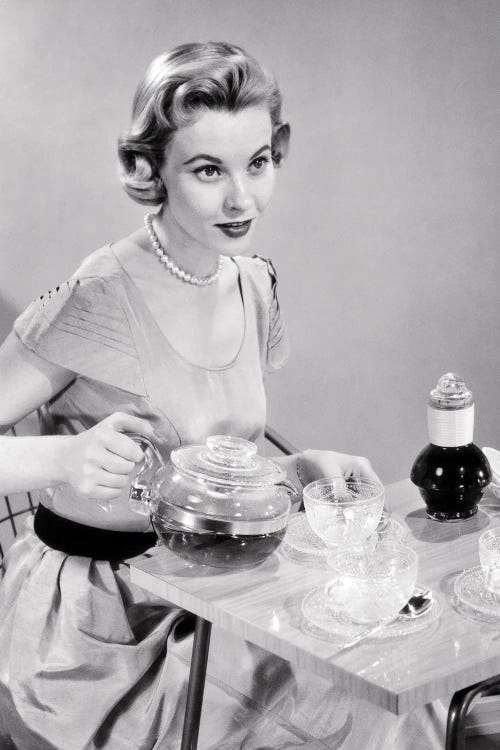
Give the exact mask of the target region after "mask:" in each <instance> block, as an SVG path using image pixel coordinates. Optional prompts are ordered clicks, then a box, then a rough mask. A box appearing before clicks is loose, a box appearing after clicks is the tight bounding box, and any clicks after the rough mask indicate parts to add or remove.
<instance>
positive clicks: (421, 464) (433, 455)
mask: <svg viewBox="0 0 500 750" xmlns="http://www.w3.org/2000/svg"><path fill="white" fill-rule="evenodd" d="M427 417H428V425H429V440H430V443H429V445H427V446H426V447H425V448H424V449H423V450H422V451H421V452H420V453H419V455H418V456H417V458H416V460H415V463H414V464H413V468H412V470H411V474H410V478H411V481H412V482H413V483H414V484H416V485H417V487H418V488H419V489H420V494H421V495H422V497H423V499H424V501H425V504H426V506H427V515H428V516H429V518H434V519H435V520H436V521H463V520H464V519H467V518H472V516H474V515H475V514H476V513H477V504H478V502H479V501H480V499H481V496H482V494H483V490H484V488H485V487H486V486H487V485H488V484H489V483H490V481H491V469H490V465H489V463H488V459H487V458H486V456H485V455H484V453H483V452H482V450H480V448H478V447H477V445H474V443H473V442H472V437H473V432H474V402H473V398H472V393H471V392H470V391H469V390H468V388H467V386H466V385H465V382H464V381H463V379H462V378H461V377H460V376H459V375H456V374H454V373H452V372H449V373H447V374H446V375H443V376H442V377H441V378H440V379H439V382H438V384H437V387H436V388H435V389H434V390H433V391H431V393H430V397H429V404H428V407H427Z"/></svg>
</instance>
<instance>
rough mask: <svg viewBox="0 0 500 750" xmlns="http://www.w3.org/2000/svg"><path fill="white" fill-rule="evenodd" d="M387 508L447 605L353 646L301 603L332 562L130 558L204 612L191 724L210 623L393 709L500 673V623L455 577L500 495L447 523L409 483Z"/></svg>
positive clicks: (136, 574) (151, 587)
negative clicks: (467, 598)
mask: <svg viewBox="0 0 500 750" xmlns="http://www.w3.org/2000/svg"><path fill="white" fill-rule="evenodd" d="M386 507H387V508H388V509H389V510H390V511H391V512H392V513H394V514H396V515H397V516H399V517H400V518H403V520H404V521H405V522H406V524H407V525H408V527H409V529H410V535H409V538H408V539H407V543H408V544H410V545H411V546H412V547H413V548H414V549H415V550H416V551H417V553H418V555H419V573H418V583H419V584H422V585H424V586H425V587H428V588H431V589H432V590H433V591H434V592H435V593H436V594H437V596H438V597H439V599H440V602H441V604H442V608H443V611H442V614H441V616H440V618H439V620H438V621H436V622H434V623H432V624H430V625H429V627H427V628H424V629H422V630H420V631H419V632H416V633H413V634H411V635H409V636H406V637H404V638H402V637H391V638H384V637H380V634H379V637H377V638H375V637H374V638H369V639H367V640H364V641H362V642H360V643H358V644H357V645H356V646H354V647H352V648H348V649H346V650H345V651H342V650H340V651H339V648H338V645H336V644H334V643H332V642H329V641H327V640H322V639H319V638H317V637H315V636H313V635H311V634H310V633H309V632H308V628H307V627H304V619H303V616H302V612H301V602H302V600H303V598H304V596H305V595H306V594H307V593H308V592H309V591H311V589H313V588H315V587H317V586H319V585H321V583H322V582H323V581H326V580H328V578H329V573H328V571H327V570H326V569H325V570H321V569H317V568H311V567H306V566H303V565H299V564H297V563H295V562H292V561H291V560H289V559H287V558H285V557H284V556H283V555H282V554H281V553H280V552H279V550H278V551H276V552H274V553H273V554H272V555H271V556H270V557H269V558H268V559H267V560H266V561H265V562H264V563H262V564H261V565H259V566H257V567H255V568H251V569H244V570H233V571H231V570H222V569H218V568H209V567H206V566H202V565H197V564H195V563H191V562H189V561H187V560H183V559H182V558H180V557H178V556H176V555H175V554H173V553H172V552H170V551H169V550H167V549H166V548H164V547H156V548H155V549H154V550H152V551H151V552H149V553H146V554H145V555H143V556H141V557H139V558H135V559H134V560H133V561H132V562H131V564H130V573H131V580H132V582H133V583H135V584H137V585H139V586H141V587H142V588H144V589H146V590H148V591H151V592H153V593H154V594H156V595H158V596H161V597H164V598H165V599H166V600H168V601H169V602H171V603H173V604H176V605H178V606H180V607H182V608H184V609H186V610H189V611H190V612H192V613H194V614H195V615H197V632H195V644H194V647H193V660H192V665H191V672H192V673H193V671H194V672H196V673H197V675H198V676H197V677H196V674H195V675H194V676H193V674H191V677H193V683H195V685H194V687H193V686H191V685H190V689H191V688H192V690H193V691H194V693H195V694H196V695H194V698H193V700H194V701H195V702H198V703H199V705H198V707H197V709H195V710H194V714H192V715H191V718H190V721H191V722H193V721H194V723H195V724H196V722H197V721H198V722H199V710H200V707H201V698H202V695H203V679H204V668H205V666H206V658H207V655H208V643H209V637H210V627H211V624H215V625H217V626H219V627H220V628H222V629H226V630H228V631H230V632H232V633H234V634H237V635H239V636H241V637H242V638H244V639H246V640H247V641H251V642H253V643H254V644H256V645H258V646H261V647H263V648H265V649H267V650H268V651H270V652H272V653H274V654H277V655H278V656H281V657H282V658H284V659H287V660H289V661H290V662H292V663H294V664H296V665H298V666H301V667H307V668H308V669H310V670H312V671H313V672H316V673H317V674H319V675H322V676H323V677H325V678H327V679H330V680H332V681H333V682H334V683H335V684H337V685H338V686H340V687H341V688H343V689H344V690H346V691H349V692H350V693H351V694H353V695H356V696H358V697H360V698H364V699H365V700H368V701H371V702H372V703H374V704H377V705H379V706H382V707H383V708H385V709H387V710H388V711H391V712H393V713H395V714H403V713H405V712H407V711H410V710H411V709H413V708H416V707H418V706H422V705H424V704H426V703H429V702H430V701H432V700H435V699H437V698H440V697H441V698H449V697H451V695H452V694H453V693H454V692H455V691H457V690H460V689H462V688H464V687H467V686H469V685H471V684H472V683H475V682H478V681H480V680H484V679H487V678H491V677H493V676H494V675H497V674H499V673H500V637H499V629H498V624H496V623H495V622H494V621H492V620H491V619H490V621H488V618H486V617H476V616H475V615H472V614H471V613H470V612H468V613H464V612H463V611H461V608H460V607H459V606H457V603H456V601H455V597H454V592H453V582H454V579H455V578H456V576H457V575H458V574H460V573H461V572H462V571H463V570H465V569H467V568H471V567H474V566H476V565H479V557H478V537H479V535H480V533H481V532H482V531H483V530H484V529H485V528H486V527H487V526H493V525H500V501H498V500H495V499H494V498H492V497H490V496H488V494H486V495H485V497H484V498H483V500H482V501H481V504H480V506H479V511H478V513H477V514H476V515H475V516H474V517H473V518H471V519H469V520H467V521H463V522H455V523H439V522H436V521H433V520H430V519H428V518H427V516H426V513H425V506H424V503H423V500H422V498H421V496H420V493H419V491H418V489H417V488H416V487H415V486H414V485H413V484H412V483H411V482H410V481H409V480H403V481H401V482H397V483H394V484H391V485H388V486H387V487H386ZM196 681H197V684H196ZM190 682H191V678H190ZM188 702H189V696H188ZM188 708H189V707H188ZM192 709H193V707H192V706H191V709H189V710H190V711H191V710H192ZM193 716H194V718H193ZM186 731H187V730H186ZM197 731H198V729H197V726H195V727H194V729H193V730H192V731H191V733H190V737H189V739H186V740H185V742H184V741H183V745H182V748H183V750H184V748H189V749H190V750H193V749H194V748H195V747H196V742H197Z"/></svg>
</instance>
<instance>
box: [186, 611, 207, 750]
mask: <svg viewBox="0 0 500 750" xmlns="http://www.w3.org/2000/svg"><path fill="white" fill-rule="evenodd" d="M211 631H212V623H210V622H208V620H204V619H203V617H198V616H197V617H196V624H195V629H194V640H193V652H192V655H191V668H190V670H189V683H188V692H187V699H186V712H185V714H184V726H183V728H182V743H181V750H196V748H197V746H198V732H199V729H200V718H201V707H202V703H203V691H204V689H205V677H206V673H207V661H208V650H209V647H210V633H211Z"/></svg>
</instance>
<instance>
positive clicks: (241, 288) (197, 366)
mask: <svg viewBox="0 0 500 750" xmlns="http://www.w3.org/2000/svg"><path fill="white" fill-rule="evenodd" d="M113 244H114V243H110V244H109V245H108V248H109V251H110V252H111V254H112V256H113V258H114V260H115V262H116V263H117V264H118V266H119V268H120V271H121V272H122V274H123V275H124V276H125V278H126V279H127V280H128V282H129V284H130V285H131V287H132V290H133V293H134V295H135V296H136V297H137V299H138V301H139V303H140V305H141V307H142V308H143V309H144V311H145V313H146V315H147V317H148V318H149V319H150V320H151V323H152V325H153V326H154V328H155V329H156V331H157V332H158V334H159V335H160V337H161V338H162V339H163V341H164V342H165V343H166V345H167V346H168V348H169V349H170V350H171V351H172V353H173V354H174V355H175V356H176V357H177V358H178V359H180V360H181V361H182V362H183V363H184V364H186V365H189V366H190V367H193V368H195V369H197V370H204V371H206V372H221V371H223V370H229V369H231V367H234V365H235V364H236V363H237V361H238V359H239V358H240V355H241V352H242V350H243V345H244V343H245V340H246V335H247V305H246V290H245V289H244V281H243V274H242V272H241V266H240V264H239V263H238V261H237V258H236V257H234V256H233V257H230V258H229V260H230V261H232V262H233V263H234V264H235V266H236V268H237V271H238V288H239V291H240V298H241V304H242V306H243V334H242V337H241V341H240V344H239V347H238V349H237V351H236V353H235V355H234V357H233V358H232V359H231V360H230V361H229V362H228V363H227V364H224V365H217V366H214V367H208V366H206V365H201V364H198V363H197V362H193V361H192V360H190V359H188V358H187V357H185V356H184V355H183V354H181V352H179V351H178V350H177V349H176V348H175V346H174V345H173V344H172V343H171V342H170V340H169V338H168V336H167V335H166V334H165V333H164V332H163V331H162V329H161V327H160V324H159V323H158V321H157V320H156V318H155V316H154V314H153V312H152V310H151V309H150V307H149V305H148V303H147V302H146V300H145V299H144V295H143V294H142V292H141V290H140V289H139V287H138V286H137V284H136V282H135V281H134V279H133V278H132V276H131V275H130V273H129V272H128V271H127V269H126V268H125V266H124V265H123V263H122V262H121V260H120V258H119V257H118V255H117V254H116V252H115V250H114V248H113Z"/></svg>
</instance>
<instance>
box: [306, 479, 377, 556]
mask: <svg viewBox="0 0 500 750" xmlns="http://www.w3.org/2000/svg"><path fill="white" fill-rule="evenodd" d="M303 498H304V508H305V512H306V517H307V521H308V523H309V525H310V527H311V528H312V530H313V531H314V532H315V534H317V535H318V536H319V537H321V539H322V540H323V541H324V542H325V544H326V545H327V546H329V547H333V546H343V545H346V544H350V545H352V544H363V543H364V542H365V541H366V540H367V539H368V537H369V536H370V535H371V534H373V532H374V531H375V530H376V528H377V526H378V524H379V521H380V519H381V517H382V511H383V509H384V499H385V491H384V487H383V485H382V484H380V483H379V482H374V481H372V480H369V479H354V478H350V479H344V477H325V478H324V479H318V480H316V481H315V482H311V483H310V484H308V485H307V486H306V487H304V492H303Z"/></svg>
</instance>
